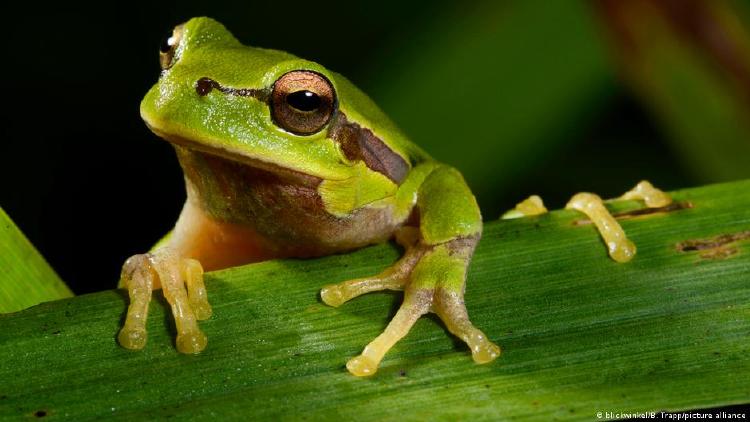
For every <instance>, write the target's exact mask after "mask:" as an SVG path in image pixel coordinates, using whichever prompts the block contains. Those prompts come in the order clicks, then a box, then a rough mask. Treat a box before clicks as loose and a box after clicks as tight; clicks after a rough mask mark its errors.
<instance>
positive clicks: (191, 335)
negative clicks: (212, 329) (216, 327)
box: [177, 329, 208, 354]
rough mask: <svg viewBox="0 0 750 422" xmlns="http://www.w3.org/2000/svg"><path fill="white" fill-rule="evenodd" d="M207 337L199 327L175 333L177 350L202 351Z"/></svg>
mask: <svg viewBox="0 0 750 422" xmlns="http://www.w3.org/2000/svg"><path fill="white" fill-rule="evenodd" d="M206 344H208V338H206V335H205V334H203V332H202V331H201V330H199V329H196V330H193V331H188V332H184V333H180V334H177V350H178V351H179V352H180V353H185V354H196V353H200V352H202V351H203V349H205V348H206Z"/></svg>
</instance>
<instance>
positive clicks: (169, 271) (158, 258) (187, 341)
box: [117, 248, 211, 353]
mask: <svg viewBox="0 0 750 422" xmlns="http://www.w3.org/2000/svg"><path fill="white" fill-rule="evenodd" d="M120 283H121V285H123V286H124V287H125V288H127V289H128V293H129V296H130V305H129V306H128V313H127V316H126V317H125V324H124V325H123V327H122V329H121V330H120V333H119V334H118V336H117V340H118V342H119V343H120V345H122V346H123V347H125V348H127V349H133V350H139V349H142V348H143V347H144V346H145V345H146V341H147V338H148V335H147V332H146V317H147V316H148V305H149V302H150V301H151V291H152V290H153V289H154V288H158V287H159V285H161V287H162V291H163V292H164V296H165V297H166V299H167V302H169V304H170V306H171V307H172V314H173V315H174V319H175V325H176V326H177V339H176V345H177V350H178V351H180V352H181V353H199V352H201V351H202V350H203V349H205V347H206V343H207V339H206V335H205V334H203V332H202V331H201V330H200V328H198V323H197V320H204V319H208V318H209V317H210V316H211V305H209V303H208V298H207V296H206V288H205V285H204V283H203V268H202V266H201V264H200V262H198V261H196V260H194V259H189V258H180V257H178V256H177V255H176V254H175V253H173V252H172V251H170V250H169V249H167V248H161V249H158V250H156V251H154V252H152V253H147V254H141V255H134V256H132V257H130V258H129V259H128V260H127V261H125V265H123V267H122V275H121V281H120ZM186 287H187V289H186Z"/></svg>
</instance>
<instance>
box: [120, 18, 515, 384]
mask: <svg viewBox="0 0 750 422" xmlns="http://www.w3.org/2000/svg"><path fill="white" fill-rule="evenodd" d="M160 63H161V68H162V72H161V76H160V78H159V80H158V82H157V83H156V85H154V86H153V87H152V88H151V89H150V90H149V91H148V93H147V94H146V96H145V97H144V98H143V101H142V102H141V116H142V118H143V120H144V121H145V122H146V124H147V125H148V127H149V128H150V129H151V130H152V131H153V132H154V133H155V134H157V135H158V136H159V137H161V138H163V139H165V140H167V141H169V142H170V143H171V144H172V145H173V146H174V149H175V151H176V152H177V158H178V160H179V162H180V165H181V167H182V170H183V173H184V176H185V184H186V189H187V200H186V202H185V205H184V207H183V209H182V212H181V214H180V216H179V218H178V220H177V223H176V225H175V227H174V229H173V230H172V231H171V232H170V234H168V235H167V236H166V237H165V238H164V239H163V240H162V241H161V242H159V243H158V244H157V245H156V246H155V247H154V248H153V249H152V250H151V251H150V252H148V253H144V254H139V255H135V256H132V257H131V258H129V259H128V260H127V261H126V262H125V264H124V266H123V269H122V276H121V280H120V284H121V286H124V287H125V288H127V289H128V292H129V296H130V304H129V307H128V312H127V316H126V319H125V323H124V325H123V327H122V329H121V331H120V333H119V335H118V341H119V343H120V344H121V345H122V346H124V347H126V348H129V349H141V348H143V347H144V345H145V343H146V338H147V335H146V328H145V321H146V316H147V313H148V305H149V302H150V300H151V292H152V289H157V288H161V289H162V291H163V293H164V296H165V297H166V299H167V301H168V302H169V304H170V306H171V308H172V313H173V316H174V319H175V325H176V327H177V340H176V344H177V349H178V350H179V351H180V352H182V353H198V352H200V351H201V350H203V349H204V348H205V347H206V344H207V339H206V336H205V335H204V334H203V332H201V330H200V328H199V327H198V323H197V321H198V320H202V319H206V318H208V317H210V315H211V307H210V305H209V303H208V300H207V296H206V288H205V285H204V283H203V271H204V270H205V271H211V270H217V269H221V268H226V267H230V266H236V265H241V264H246V263H251V262H257V261H262V260H268V259H274V258H283V257H303V258H304V257H317V256H323V255H328V254H333V253H341V252H345V251H350V250H353V249H356V248H360V247H363V246H366V245H371V244H376V243H381V242H385V241H387V240H389V239H395V240H396V241H397V242H398V243H399V244H401V245H402V246H403V247H404V249H405V252H404V255H403V257H402V258H401V259H400V260H399V261H397V262H396V263H395V264H394V265H393V266H391V267H390V268H388V269H386V270H385V271H383V272H382V273H380V274H378V275H375V276H372V277H367V278H362V279H357V280H349V281H344V282H342V283H338V284H332V285H328V286H325V287H323V288H322V290H321V292H320V295H321V298H322V300H323V301H324V302H325V303H326V304H328V305H331V306H334V307H337V306H339V305H341V304H343V303H344V302H346V301H348V300H349V299H352V298H354V297H356V296H359V295H361V294H364V293H367V292H372V291H378V290H385V289H389V290H403V291H404V299H403V303H402V304H401V306H400V309H399V310H398V312H397V313H396V315H395V316H394V317H393V319H392V321H391V322H390V323H389V324H388V326H387V327H386V328H385V330H384V332H383V333H382V334H381V335H380V336H378V337H377V338H375V339H374V340H373V341H372V342H371V343H370V344H368V345H367V346H366V347H365V348H364V350H363V351H362V353H361V354H360V355H359V356H356V357H354V358H352V359H351V360H349V362H348V363H347V368H348V370H349V371H350V372H351V373H352V374H354V375H357V376H367V375H372V374H374V373H375V372H376V371H377V368H378V366H379V364H380V362H381V360H382V359H383V357H384V355H385V353H386V352H387V351H388V350H389V349H390V348H391V347H392V346H393V345H394V344H395V343H396V342H397V341H398V340H399V339H401V338H402V337H403V336H405V335H406V334H407V333H408V331H409V330H410V329H411V327H412V326H413V324H414V323H415V322H416V321H417V319H419V318H420V317H421V316H422V315H424V314H426V313H428V312H435V313H436V314H437V315H438V316H439V317H440V318H441V319H442V320H443V321H444V322H445V325H446V327H447V328H448V330H449V331H450V332H451V333H453V334H455V335H456V336H458V337H459V338H461V339H462V340H463V341H464V342H466V343H467V344H468V346H469V348H470V350H471V353H472V355H473V358H474V361H476V362H477V363H486V362H490V361H492V360H494V359H495V358H497V357H498V355H499V354H500V348H499V347H498V346H497V345H495V344H494V343H493V342H491V341H490V340H489V339H488V338H487V337H486V336H485V334H483V333H482V331H480V330H479V329H478V328H476V327H475V326H474V325H473V324H472V323H471V321H470V320H469V316H468V314H467V311H466V306H465V304H464V288H465V282H466V273H467V268H468V266H469V262H470V261H471V257H472V255H473V253H474V248H475V247H476V245H477V242H479V238H480V236H481V233H482V219H481V216H480V213H479V208H478V206H477V203H476V200H475V198H474V196H473V195H472V193H471V191H470V190H469V188H468V186H467V185H466V182H465V181H464V179H463V177H462V176H461V173H459V172H458V171H457V170H455V169H454V168H451V167H449V166H447V165H445V164H441V163H438V162H436V161H434V160H433V159H431V158H430V156H429V155H427V154H426V153H425V152H424V151H422V150H421V149H420V148H419V147H418V146H416V145H415V144H413V143H412V142H410V141H409V140H408V139H407V138H406V137H405V136H404V134H403V133H402V132H400V131H399V130H398V129H397V128H396V126H395V125H394V124H393V123H392V122H391V120H389V119H388V117H386V116H385V115H384V114H383V112H382V111H381V110H380V109H379V108H378V107H377V106H376V105H375V104H374V103H373V101H372V100H370V98H368V97H367V96H366V95H365V94H364V93H362V92H361V91H360V90H359V89H357V88H356V87H355V86H354V85H352V84H351V82H349V81H348V80H347V79H345V78H344V77H343V76H341V75H339V74H337V73H334V72H331V71H329V70H328V69H326V68H325V67H323V66H321V65H319V64H317V63H314V62H311V61H307V60H303V59H300V58H297V57H295V56H293V55H291V54H288V53H285V52H281V51H275V50H267V49H261V48H254V47H248V46H244V45H242V44H241V43H240V42H239V41H238V40H237V39H236V38H234V37H233V36H232V34H231V33H230V32H229V31H227V29H225V28H224V26H222V25H221V24H220V23H218V22H216V21H214V20H212V19H209V18H204V17H201V18H194V19H191V20H189V21H188V22H186V23H184V24H182V25H179V26H177V27H176V28H175V29H174V31H173V33H172V35H171V36H170V37H169V38H168V39H167V40H166V41H165V42H164V44H163V45H162V47H161V53H160Z"/></svg>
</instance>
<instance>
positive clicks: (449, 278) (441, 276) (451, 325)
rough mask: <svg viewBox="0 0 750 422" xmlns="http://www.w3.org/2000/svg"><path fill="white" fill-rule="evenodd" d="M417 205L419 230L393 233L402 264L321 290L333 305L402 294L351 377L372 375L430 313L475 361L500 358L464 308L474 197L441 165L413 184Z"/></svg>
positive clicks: (475, 226) (476, 224)
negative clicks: (378, 293)
mask: <svg viewBox="0 0 750 422" xmlns="http://www.w3.org/2000/svg"><path fill="white" fill-rule="evenodd" d="M416 205H417V209H418V211H419V217H420V218H419V220H420V223H419V229H418V230H417V229H416V228H413V229H410V228H404V229H402V231H401V232H399V233H397V240H398V241H399V243H401V244H402V245H404V246H405V247H406V252H405V254H404V256H403V257H402V258H401V260H399V261H398V262H397V263H396V264H395V265H394V266H393V267H391V268H389V269H387V270H385V271H384V272H383V273H381V274H380V275H378V276H375V277H370V278H364V279H357V280H351V281H346V282H343V283H339V284H337V285H332V286H326V287H324V288H323V289H322V290H321V296H322V298H323V300H324V301H325V302H326V303H327V304H329V305H332V306H338V305H340V304H341V303H343V302H345V301H346V300H349V299H351V298H353V297H356V296H358V295H360V294H363V293H367V292H369V291H375V290H383V289H392V290H402V289H403V290H405V292H404V301H403V303H402V305H401V307H400V308H399V310H398V312H397V313H396V315H395V316H394V317H393V320H391V322H390V323H389V324H388V326H387V327H386V329H385V330H384V331H383V333H382V334H381V335H379V336H378V337H377V338H376V339H375V340H373V341H372V342H371V343H370V344H368V345H367V346H366V347H365V349H364V350H363V352H362V354H361V355H359V356H357V357H355V358H353V359H351V360H350V361H349V362H348V363H347V365H346V366H347V369H348V370H349V372H351V373H352V374H354V375H357V376H367V375H372V374H374V373H375V372H376V371H377V368H378V365H379V364H380V361H381V360H382V359H383V356H384V355H385V354H386V352H387V351H388V350H389V349H390V348H391V347H392V346H393V345H394V344H395V343H396V342H397V341H398V340H400V339H401V338H402V337H404V336H405V335H406V334H407V333H408V332H409V330H410V329H411V327H412V326H413V325H414V323H415V322H416V321H417V320H418V319H419V317H421V316H422V315H424V314H426V313H427V312H435V313H436V314H437V315H438V316H439V317H440V318H441V319H442V320H443V322H444V323H445V325H446V327H447V328H448V330H449V331H450V332H452V333H453V334H455V335H456V336H458V337H459V338H461V339H462V340H463V341H465V342H466V343H467V344H468V345H469V348H470V349H471V352H472V355H473V358H474V361H475V362H477V363H486V362H490V361H492V360H494V359H495V358H496V357H497V356H499V355H500V348H499V347H498V346H497V345H495V344H494V343H492V342H491V341H489V340H488V339H487V337H486V336H485V335H484V333H482V331H480V330H479V329H477V328H476V327H475V326H474V325H473V324H472V323H471V321H470V320H469V316H468V313H467V311H466V306H465V304H464V289H465V281H466V272H467V269H468V266H469V263H470V261H471V256H472V254H473V252H474V248H475V247H476V244H477V242H478V241H479V238H480V236H481V230H482V221H481V216H480V214H479V208H478V206H477V204H476V201H475V199H474V196H473V195H472V194H471V191H470V190H469V188H468V187H467V186H466V184H465V182H464V180H463V178H462V177H461V175H460V173H458V172H457V171H456V170H454V169H452V168H450V167H444V166H441V167H437V168H436V169H435V170H433V171H432V172H431V173H429V175H428V176H426V178H425V179H424V181H423V182H422V183H421V185H420V186H418V189H417V204H416Z"/></svg>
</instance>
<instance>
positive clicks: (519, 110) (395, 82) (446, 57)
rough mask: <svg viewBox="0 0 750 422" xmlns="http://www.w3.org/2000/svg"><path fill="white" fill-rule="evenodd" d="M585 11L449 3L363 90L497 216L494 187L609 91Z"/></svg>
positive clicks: (502, 187)
mask: <svg viewBox="0 0 750 422" xmlns="http://www.w3.org/2000/svg"><path fill="white" fill-rule="evenodd" d="M594 18H595V16H594V15H593V13H592V11H591V10H590V8H589V7H588V4H587V3H585V2H548V1H516V2H495V1H487V2H482V3H472V4H471V5H468V6H467V5H465V4H460V5H453V6H451V7H446V8H444V10H443V11H442V15H438V16H436V17H434V19H433V20H432V21H431V22H426V23H425V24H424V26H423V27H422V28H421V29H420V31H419V32H418V33H416V34H415V36H414V37H412V38H411V39H406V40H403V41H402V42H403V44H406V45H405V46H401V47H399V49H397V50H396V51H398V52H399V54H398V55H397V56H395V57H394V56H393V55H390V56H387V57H384V58H383V60H389V61H390V62H391V63H393V64H394V65H393V66H384V67H378V68H376V69H373V71H372V76H369V77H364V78H363V79H365V80H367V79H374V80H375V81H376V84H375V85H376V86H375V87H374V89H372V90H371V95H372V96H373V97H375V99H376V100H377V101H378V102H379V103H380V104H381V105H382V106H383V108H385V109H386V110H387V112H389V113H390V114H391V116H392V117H393V118H394V119H395V120H396V121H397V123H398V124H399V125H400V126H401V127H402V128H403V129H404V130H405V131H406V132H407V133H408V134H409V135H410V136H411V137H412V138H413V139H414V140H415V142H417V143H419V144H420V145H422V146H423V147H424V148H425V149H426V150H427V151H429V152H430V153H431V154H432V155H433V156H434V157H435V158H437V159H439V160H442V161H445V162H448V163H450V164H452V165H454V166H457V167H458V168H459V169H460V170H461V171H462V173H463V174H464V176H465V177H466V179H467V180H468V182H469V184H470V185H471V187H472V188H473V190H474V191H475V194H476V195H477V196H478V197H479V203H480V204H481V205H482V207H483V209H484V210H493V213H497V212H498V211H499V204H500V203H501V199H502V196H501V194H502V193H503V192H506V191H507V190H509V189H512V185H513V184H517V183H518V182H519V180H521V179H523V178H525V177H529V176H530V170H531V171H532V173H533V169H534V168H535V166H539V165H540V164H542V163H544V162H545V158H549V157H551V156H554V155H555V154H557V153H559V152H560V150H561V148H562V146H563V145H564V144H566V143H572V142H575V141H576V139H577V138H580V137H581V135H582V129H585V128H586V127H587V126H589V125H590V123H589V122H590V121H591V119H592V117H595V116H596V115H597V113H596V112H597V109H599V108H600V107H601V105H602V103H603V102H605V101H607V100H608V99H609V98H610V97H611V96H612V91H613V69H611V65H610V63H609V62H608V59H607V55H606V49H605V47H606V46H605V45H604V44H603V43H602V39H601V37H600V36H599V34H598V32H597V30H598V28H597V26H596V21H595V19H594ZM380 62H382V60H375V63H380ZM560 171H564V169H560ZM491 215H492V214H489V216H488V218H491Z"/></svg>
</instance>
